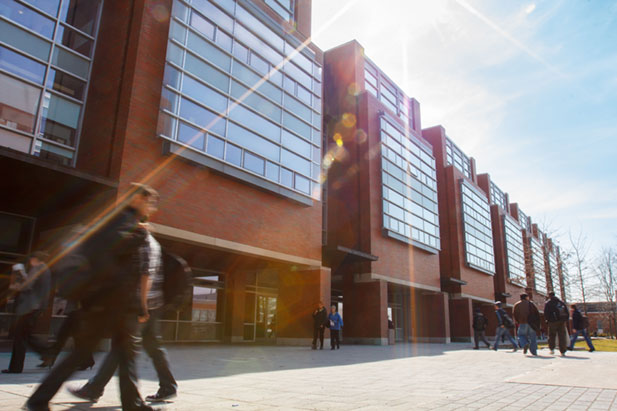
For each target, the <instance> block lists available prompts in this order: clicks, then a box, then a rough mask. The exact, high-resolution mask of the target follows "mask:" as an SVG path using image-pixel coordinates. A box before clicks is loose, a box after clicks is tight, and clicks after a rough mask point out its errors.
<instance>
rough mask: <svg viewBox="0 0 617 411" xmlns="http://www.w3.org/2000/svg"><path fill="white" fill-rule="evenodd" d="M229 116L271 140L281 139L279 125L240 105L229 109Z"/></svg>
mask: <svg viewBox="0 0 617 411" xmlns="http://www.w3.org/2000/svg"><path fill="white" fill-rule="evenodd" d="M229 118H231V119H232V120H235V121H237V122H238V123H240V124H242V125H244V126H245V127H249V128H250V129H251V130H253V131H256V132H258V133H259V134H262V135H263V136H265V137H268V138H269V139H271V140H274V141H280V140H281V128H280V127H279V126H277V125H276V124H274V123H272V122H270V121H268V120H266V119H265V118H263V117H261V116H259V115H257V114H255V113H253V112H252V111H250V110H248V109H246V108H244V107H242V106H240V105H238V106H236V107H234V108H233V109H231V110H230V111H229Z"/></svg>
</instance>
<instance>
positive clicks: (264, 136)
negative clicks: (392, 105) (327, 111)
mask: <svg viewBox="0 0 617 411" xmlns="http://www.w3.org/2000/svg"><path fill="white" fill-rule="evenodd" d="M321 79H322V69H321V65H320V64H318V62H317V59H316V56H315V53H314V52H313V51H312V50H310V49H309V48H305V47H302V46H301V44H300V43H299V41H298V40H296V39H295V38H294V37H293V36H291V35H289V34H287V33H285V32H284V31H283V29H282V27H280V26H276V25H275V24H274V23H272V22H271V21H270V20H269V19H268V18H267V17H266V16H265V15H264V13H263V12H261V11H259V10H258V9H257V8H256V7H251V4H250V3H245V2H243V3H242V5H241V4H240V3H236V2H235V1H233V0H227V1H218V2H211V1H208V0H193V2H192V3H191V4H188V3H185V2H184V1H181V0H174V2H173V10H172V20H171V23H170V29H169V43H168V46H167V62H166V68H165V76H164V84H163V90H162V98H161V106H160V107H161V113H160V116H159V127H158V130H159V131H158V132H159V135H160V136H161V137H163V138H166V139H170V140H172V141H174V142H176V143H178V144H181V145H183V146H185V147H187V148H188V149H190V150H194V151H196V152H198V153H200V154H202V155H204V156H207V157H208V158H210V159H212V160H216V161H218V162H222V163H225V164H227V165H230V166H232V167H234V168H238V169H241V170H242V171H244V172H246V173H249V175H252V176H257V177H258V178H261V179H263V180H267V181H270V182H273V183H275V184H277V185H279V186H282V187H284V188H287V189H290V190H293V191H294V192H297V193H300V194H303V195H305V196H307V197H312V198H315V199H319V197H320V194H321V193H320V191H321V190H320V187H319V186H320V184H319V175H320V162H321V91H322V90H321V88H322V85H321Z"/></svg>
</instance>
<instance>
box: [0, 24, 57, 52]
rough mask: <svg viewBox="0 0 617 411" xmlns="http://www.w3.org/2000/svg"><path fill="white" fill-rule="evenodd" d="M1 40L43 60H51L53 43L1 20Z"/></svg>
mask: <svg viewBox="0 0 617 411" xmlns="http://www.w3.org/2000/svg"><path fill="white" fill-rule="evenodd" d="M0 38H1V39H2V41H4V42H5V43H6V44H8V45H10V46H13V47H15V48H16V49H19V50H22V51H24V52H25V53H28V54H30V55H32V56H34V57H38V58H39V59H41V60H47V59H48V58H49V51H50V50H51V43H48V42H47V41H45V40H43V39H41V38H39V37H37V36H35V35H33V34H30V33H28V32H26V31H25V30H22V29H20V28H18V27H15V26H13V25H12V24H9V23H7V22H5V21H3V20H0Z"/></svg>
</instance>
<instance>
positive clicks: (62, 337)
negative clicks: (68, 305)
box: [49, 310, 94, 366]
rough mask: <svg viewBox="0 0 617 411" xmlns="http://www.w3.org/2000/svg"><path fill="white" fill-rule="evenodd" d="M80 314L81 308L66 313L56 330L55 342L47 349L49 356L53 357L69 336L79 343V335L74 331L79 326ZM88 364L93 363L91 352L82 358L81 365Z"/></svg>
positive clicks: (58, 352) (60, 349)
mask: <svg viewBox="0 0 617 411" xmlns="http://www.w3.org/2000/svg"><path fill="white" fill-rule="evenodd" d="M81 315H82V311H81V310H74V311H71V312H70V313H68V314H67V316H66V318H65V319H64V321H63V322H62V324H61V325H60V329H59V330H58V334H57V335H56V342H55V343H54V344H53V345H52V346H51V348H50V350H49V357H50V358H53V359H55V358H56V357H57V356H58V354H60V351H62V348H63V347H64V345H65V344H66V341H67V340H68V339H69V337H73V341H74V343H75V345H80V344H81V341H80V339H79V338H80V336H79V335H78V333H77V332H76V331H77V329H78V327H79V321H80V316H81ZM90 364H94V358H93V357H92V354H90V356H89V357H88V358H87V359H85V360H84V363H83V364H82V366H89V365H90Z"/></svg>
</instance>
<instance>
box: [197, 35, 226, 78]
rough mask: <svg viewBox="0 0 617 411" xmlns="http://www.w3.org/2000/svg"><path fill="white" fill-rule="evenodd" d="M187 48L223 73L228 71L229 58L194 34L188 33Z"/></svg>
mask: <svg viewBox="0 0 617 411" xmlns="http://www.w3.org/2000/svg"><path fill="white" fill-rule="evenodd" d="M188 46H189V48H190V49H191V50H192V51H195V52H196V54H198V55H199V56H200V57H202V58H204V59H206V60H208V61H209V62H212V63H214V64H216V65H217V66H219V67H220V68H222V69H223V70H225V71H229V67H230V65H231V57H229V56H228V55H227V54H225V53H223V52H222V51H221V50H219V49H218V48H216V47H215V46H213V45H211V44H210V43H208V42H207V41H206V40H203V39H202V38H200V37H199V36H198V35H197V34H195V33H189V41H188Z"/></svg>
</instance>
